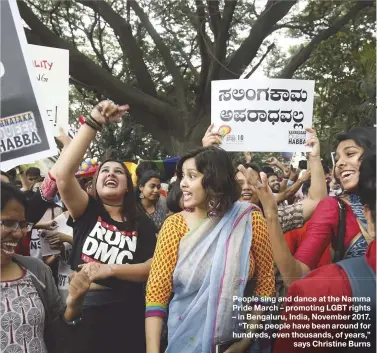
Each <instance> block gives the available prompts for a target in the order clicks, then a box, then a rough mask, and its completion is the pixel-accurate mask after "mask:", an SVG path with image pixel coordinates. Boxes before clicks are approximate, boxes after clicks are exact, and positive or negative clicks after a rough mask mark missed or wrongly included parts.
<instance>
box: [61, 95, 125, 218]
mask: <svg viewBox="0 0 377 353" xmlns="http://www.w3.org/2000/svg"><path fill="white" fill-rule="evenodd" d="M127 109H128V106H123V107H118V106H117V105H115V104H114V103H113V102H111V101H103V102H101V103H99V104H98V105H97V106H96V107H95V108H94V109H93V110H92V112H91V115H90V117H89V118H88V119H87V123H86V124H84V125H82V126H81V127H80V129H79V131H78V133H77V135H76V136H75V137H74V138H73V140H72V142H71V143H70V144H69V145H68V146H67V148H66V150H65V152H64V153H62V154H61V155H60V157H59V159H58V161H57V162H56V164H55V170H56V182H57V185H58V190H59V193H60V195H61V197H62V200H63V202H64V204H65V206H66V207H67V209H68V211H69V213H70V215H71V216H72V218H73V219H77V218H79V217H80V216H81V215H82V214H83V213H84V212H85V209H86V207H87V205H88V200H89V199H88V194H87V193H86V192H85V191H84V190H82V189H81V187H80V185H79V183H78V181H77V180H76V178H75V172H76V170H77V168H78V166H79V165H80V163H81V161H82V159H83V158H84V156H85V152H86V150H87V149H88V147H89V145H90V143H91V142H92V141H93V140H94V137H95V136H96V133H97V131H99V130H101V129H102V126H103V125H104V124H108V123H112V122H118V121H119V120H120V118H121V116H122V114H123V113H124V112H125V111H126V110H127Z"/></svg>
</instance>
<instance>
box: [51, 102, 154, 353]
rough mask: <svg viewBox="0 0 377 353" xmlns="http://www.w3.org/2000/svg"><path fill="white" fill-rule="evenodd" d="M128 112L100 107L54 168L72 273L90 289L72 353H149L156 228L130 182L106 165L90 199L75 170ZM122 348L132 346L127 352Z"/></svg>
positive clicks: (111, 163)
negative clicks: (69, 234)
mask: <svg viewBox="0 0 377 353" xmlns="http://www.w3.org/2000/svg"><path fill="white" fill-rule="evenodd" d="M127 109H128V106H123V107H119V106H117V105H115V104H114V103H113V102H111V101H104V102H101V103H99V104H98V105H97V106H96V107H95V108H94V109H93V111H92V113H91V116H89V117H87V118H86V124H84V125H83V126H82V127H81V128H80V130H79V132H78V133H77V135H76V136H75V138H74V139H73V140H72V142H71V144H70V145H69V146H68V147H67V150H66V152H65V154H63V155H61V156H60V157H59V160H58V162H57V163H56V164H57V166H56V169H57V173H56V174H57V178H56V179H57V185H58V189H59V192H60V195H61V197H62V200H63V202H64V204H65V205H66V207H67V208H68V211H69V213H70V216H71V217H70V219H69V220H68V222H67V224H69V225H70V226H71V227H72V228H73V244H72V253H71V257H70V265H71V268H72V270H74V271H77V270H78V269H80V270H81V272H85V273H86V274H87V275H88V277H89V280H90V282H91V286H90V291H89V292H88V294H87V295H86V297H85V298H84V306H85V309H84V313H83V316H85V318H86V319H85V320H83V322H82V325H81V327H80V328H79V330H77V331H76V333H75V336H74V337H72V340H73V341H75V342H76V343H77V344H76V347H75V349H74V350H72V351H71V352H72V353H74V352H77V353H86V352H90V353H96V352H98V353H99V352H101V353H102V352H106V351H108V352H112V353H118V352H122V353H127V352H141V353H142V352H144V351H145V334H144V310H145V302H144V282H146V280H147V278H148V274H149V268H150V259H151V257H152V256H153V252H154V248H155V245H156V236H155V234H156V231H155V227H154V224H153V222H152V221H151V220H150V218H148V217H147V216H146V215H145V214H144V213H141V212H137V209H136V202H135V194H134V189H133V183H132V178H131V174H130V173H129V171H128V169H127V168H126V167H125V165H124V164H123V163H122V162H120V161H117V160H106V161H104V162H103V163H102V164H101V167H100V168H99V169H98V170H97V174H96V175H95V177H94V178H93V187H92V188H93V190H92V194H93V196H89V195H88V194H87V193H86V192H85V191H84V190H82V188H81V187H80V185H79V183H78V182H77V180H76V178H75V171H76V168H77V165H79V164H80V162H81V160H82V159H83V157H84V154H85V153H86V150H87V149H88V147H89V145H90V143H91V141H92V140H93V139H94V137H95V135H96V133H97V132H98V131H100V130H101V129H102V125H104V124H109V123H116V122H118V121H119V119H120V118H121V116H122V115H123V114H124V112H125V111H126V110H127ZM124 342H127V346H126V348H125V345H124Z"/></svg>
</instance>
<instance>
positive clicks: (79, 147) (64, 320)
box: [0, 101, 376, 353]
mask: <svg viewBox="0 0 377 353" xmlns="http://www.w3.org/2000/svg"><path fill="white" fill-rule="evenodd" d="M128 108H129V107H128V106H127V105H125V106H118V105H116V104H114V103H113V102H111V101H103V102H101V103H99V104H98V105H96V106H95V107H94V108H93V110H92V112H91V114H90V115H89V116H88V117H86V119H85V123H84V124H83V125H82V126H81V128H80V129H79V130H78V132H77V134H76V135H75V136H74V138H73V139H72V140H71V139H70V138H68V137H67V136H61V137H60V138H59V140H60V142H61V143H62V145H63V146H64V147H63V149H62V151H61V153H60V156H59V158H58V160H57V162H56V163H55V164H54V166H53V167H52V168H51V170H49V172H48V174H47V175H45V176H44V177H42V176H41V175H40V171H39V170H38V169H37V168H30V169H28V170H26V171H25V172H23V170H22V168H16V169H15V173H14V174H9V173H4V172H2V173H1V219H0V224H1V306H0V308H1V313H0V315H1V328H2V331H1V350H2V351H4V352H6V353H11V352H13V353H15V352H17V353H28V352H48V353H51V352H66V353H71V352H72V353H86V352H88V353H89V352H90V353H96V352H98V353H100V352H101V353H103V352H111V353H117V352H119V353H120V352H122V353H127V352H130V353H131V352H132V353H143V352H145V353H160V352H167V353H181V352H182V353H215V352H225V353H242V352H245V353H246V352H261V353H265V352H271V353H273V352H275V353H283V352H296V351H301V350H302V349H303V348H306V350H307V351H316V352H348V350H347V349H355V348H356V349H357V350H358V351H359V352H369V351H370V352H375V351H376V346H375V336H373V333H374V332H375V330H376V327H375V309H376V308H375V300H376V298H375V297H376V289H375V285H376V283H375V271H376V248H375V222H376V200H375V194H376V136H375V133H376V132H375V128H372V127H369V128H354V129H352V130H350V131H347V132H344V133H342V134H340V135H338V136H337V148H336V154H335V165H334V166H332V167H331V168H330V167H329V166H327V165H326V164H325V163H324V162H323V161H322V160H321V156H320V143H319V140H318V138H317V136H316V132H315V131H314V130H313V129H312V128H307V132H308V140H307V146H310V147H311V149H310V152H308V153H307V158H306V160H305V163H302V164H301V167H302V168H300V169H299V168H296V169H295V168H293V167H292V166H290V165H285V164H284V163H282V162H281V161H278V160H277V159H276V158H270V159H268V160H266V161H265V165H261V166H260V165H258V164H257V163H255V162H253V160H252V155H251V154H250V153H249V154H246V155H247V158H246V160H245V163H244V164H241V165H234V161H233V160H232V158H231V155H230V154H229V153H228V152H226V151H224V150H223V149H221V142H222V139H221V136H219V135H218V133H217V132H213V131H212V126H210V127H209V129H208V130H207V131H206V132H205V135H204V137H203V140H202V143H203V146H198V148H197V149H194V150H191V151H188V152H187V153H186V154H184V155H183V156H181V158H180V159H179V162H178V164H177V167H176V175H175V176H174V177H173V178H172V179H171V180H169V181H168V187H167V195H165V193H164V192H163V186H162V184H163V182H165V180H163V179H162V177H161V176H160V174H159V173H158V171H157V170H156V168H153V166H151V165H149V166H148V165H147V166H146V165H145V164H144V165H143V166H142V165H140V166H139V167H140V168H138V170H137V172H136V176H137V181H136V183H134V182H133V178H132V175H131V174H130V172H129V170H128V169H127V167H126V166H125V164H124V163H123V161H119V160H116V159H112V158H110V159H105V160H103V161H102V162H101V163H100V164H99V166H98V168H97V171H96V173H95V175H94V176H93V178H92V180H90V182H89V183H86V184H83V183H82V182H80V180H78V179H77V177H76V175H75V173H76V171H77V168H78V166H79V165H80V163H81V161H82V160H83V159H84V157H85V155H86V152H87V150H88V148H89V146H90V144H91V142H92V141H93V139H94V138H95V136H96V134H98V133H100V132H101V130H102V128H103V126H104V125H107V124H116V123H118V122H119V121H120V119H121V117H122V115H123V114H124V113H125V112H126V111H127V110H128ZM359 274H360V276H359ZM330 296H331V297H334V298H338V300H337V301H334V302H331V301H329V300H326V301H324V302H319V301H317V302H316V303H317V307H316V310H314V309H313V308H312V307H311V306H310V305H311V304H313V300H315V299H313V298H321V297H330ZM235 298H239V300H238V301H237V300H235ZM292 298H293V299H294V300H292ZM297 298H301V300H298V299H297ZM305 298H306V300H305ZM307 298H311V299H309V300H308V299H307ZM347 298H348V299H347ZM349 298H350V299H349ZM357 298H369V300H368V307H369V308H370V309H369V311H368V309H366V308H365V307H364V309H360V308H359V309H360V310H359V311H357V310H356V309H352V308H349V307H348V309H347V310H348V311H347V312H348V313H350V312H351V313H352V310H354V313H355V314H357V313H359V314H360V315H361V314H363V315H364V316H357V319H349V320H346V321H343V324H347V323H349V324H352V323H354V322H355V321H357V322H359V323H363V324H365V325H368V324H370V325H372V326H369V329H368V330H366V331H369V332H370V334H369V336H367V337H363V336H362V335H361V333H362V332H364V331H365V330H363V329H360V330H359V331H360V332H359V331H358V330H356V329H355V330H354V331H352V332H353V333H354V334H357V335H358V336H357V337H356V338H355V337H354V336H347V335H342V336H340V337H337V339H336V340H335V338H332V339H329V338H328V337H327V338H326V334H323V335H322V336H318V337H319V338H316V337H314V336H313V335H311V334H310V333H313V332H316V330H313V326H312V325H318V334H319V333H320V332H322V331H323V332H322V333H326V332H327V333H328V332H330V333H331V332H332V331H333V333H332V334H333V335H334V337H335V335H336V334H337V333H338V332H340V331H342V330H341V329H333V328H331V329H328V328H327V327H326V328H324V327H322V326H321V323H324V320H323V319H318V318H316V315H308V313H313V312H320V313H321V314H323V313H325V314H326V313H327V314H328V315H330V314H331V315H332V314H334V313H340V312H341V309H339V308H338V309H331V310H329V309H328V308H329V305H330V306H331V304H333V303H336V304H341V303H344V302H349V300H350V301H351V302H357ZM249 299H252V305H250V306H249V309H248V310H244V309H245V308H243V309H242V310H241V309H240V305H239V304H240V302H241V303H243V302H244V301H246V300H249ZM275 303H276V304H277V308H275V309H273V310H272V309H271V307H272V306H271V305H272V304H275ZM330 311H331V312H330ZM290 313H294V314H295V315H297V316H295V317H294V318H292V316H291V315H290ZM267 314H269V315H270V316H268V315H267ZM300 314H302V317H299V315H300ZM304 314H305V315H308V318H305V319H303V317H304ZM342 314H344V313H342ZM366 314H368V315H369V316H368V317H367V316H366ZM331 315H330V316H331ZM245 318H246V319H245ZM325 321H326V320H325ZM330 321H334V320H329V322H330ZM299 322H300V323H301V324H302V326H303V329H302V331H300V330H299V329H297V328H294V327H293V325H292V324H290V325H289V324H287V323H299ZM283 323H284V325H283ZM307 325H309V326H307ZM360 326H361V325H360ZM314 327H317V326H314ZM298 331H299V332H300V333H301V335H299V336H296V335H295V334H294V333H297V332H298ZM343 331H344V330H343ZM356 331H357V332H359V333H357V332H356ZM351 340H353V341H352V342H353V343H352V344H351V345H350V344H349V342H350V341H351ZM328 341H331V342H335V341H336V342H335V343H332V344H331V342H330V343H329V342H328ZM345 347H346V348H345ZM350 351H351V350H350Z"/></svg>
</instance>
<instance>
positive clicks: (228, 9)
mask: <svg viewBox="0 0 377 353" xmlns="http://www.w3.org/2000/svg"><path fill="white" fill-rule="evenodd" d="M236 6H237V0H226V1H225V5H224V14H223V18H222V20H221V23H220V28H219V32H218V35H217V37H216V39H215V45H214V54H213V57H212V58H211V66H210V68H209V70H208V75H207V79H206V87H205V91H204V95H203V99H204V100H208V99H209V95H210V92H211V82H212V81H213V80H215V79H217V78H218V76H219V73H220V70H221V67H222V65H224V64H225V57H226V48H227V43H228V40H229V28H230V24H231V23H232V18H233V13H234V10H235V8H236Z"/></svg>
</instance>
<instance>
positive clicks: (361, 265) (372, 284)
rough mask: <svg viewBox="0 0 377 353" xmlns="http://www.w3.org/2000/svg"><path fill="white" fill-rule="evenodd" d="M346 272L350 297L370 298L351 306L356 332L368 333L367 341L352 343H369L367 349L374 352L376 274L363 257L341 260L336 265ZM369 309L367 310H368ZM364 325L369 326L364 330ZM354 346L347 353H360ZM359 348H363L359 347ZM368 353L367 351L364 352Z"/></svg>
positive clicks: (359, 340) (360, 340) (361, 340)
mask: <svg viewBox="0 0 377 353" xmlns="http://www.w3.org/2000/svg"><path fill="white" fill-rule="evenodd" d="M337 264H338V265H339V266H341V267H342V268H343V270H344V271H345V272H346V274H347V276H348V279H349V282H350V285H351V289H352V297H354V298H370V302H366V303H364V302H360V303H358V302H354V303H352V306H353V307H354V308H357V310H354V311H352V312H351V321H352V323H353V324H355V325H356V327H357V329H356V331H357V332H359V333H361V332H367V331H369V332H370V335H369V337H368V339H367V340H365V339H361V338H360V339H352V340H353V341H357V342H361V344H362V343H364V344H365V342H370V343H371V347H369V348H370V349H371V350H370V351H371V352H375V351H376V350H375V331H376V274H375V273H374V271H373V270H372V269H371V267H370V266H369V265H368V264H367V262H366V260H365V256H360V257H354V258H351V259H347V260H342V261H340V262H338V263H337ZM368 309H369V310H368ZM365 325H371V326H370V327H369V329H365V327H366V326H365ZM356 347H358V346H357V345H355V346H354V347H352V348H351V347H348V350H346V352H347V353H360V351H363V349H365V348H362V349H361V350H360V348H356ZM359 347H363V346H362V345H360V346H359ZM366 352H369V350H366Z"/></svg>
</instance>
